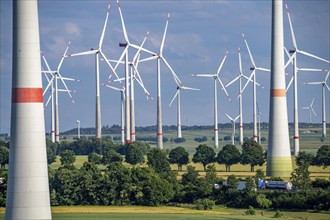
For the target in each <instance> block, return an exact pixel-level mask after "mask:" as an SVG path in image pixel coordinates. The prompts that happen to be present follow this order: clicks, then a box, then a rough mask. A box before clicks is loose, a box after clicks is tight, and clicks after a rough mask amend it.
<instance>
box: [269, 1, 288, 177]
mask: <svg viewBox="0 0 330 220" xmlns="http://www.w3.org/2000/svg"><path fill="white" fill-rule="evenodd" d="M283 47H284V42H283V1H282V0H273V2H272V47H271V48H272V52H271V79H270V107H269V139H268V154H267V170H266V175H267V176H276V177H289V176H290V174H291V172H292V161H291V153H290V141H289V128H288V114H287V105H286V103H287V102H286V89H285V72H284V52H283Z"/></svg>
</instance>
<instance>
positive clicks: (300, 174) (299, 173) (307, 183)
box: [290, 163, 311, 190]
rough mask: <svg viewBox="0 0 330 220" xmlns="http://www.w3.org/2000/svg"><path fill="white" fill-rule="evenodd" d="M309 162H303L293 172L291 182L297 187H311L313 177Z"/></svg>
mask: <svg viewBox="0 0 330 220" xmlns="http://www.w3.org/2000/svg"><path fill="white" fill-rule="evenodd" d="M309 175H310V172H309V171H308V164H306V163H302V164H301V165H300V166H298V167H297V168H296V169H295V170H294V171H293V172H292V173H291V178H290V180H291V182H292V184H293V186H294V187H295V188H297V189H302V190H306V189H309V188H310V187H311V179H310V177H309Z"/></svg>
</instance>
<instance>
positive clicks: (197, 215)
mask: <svg viewBox="0 0 330 220" xmlns="http://www.w3.org/2000/svg"><path fill="white" fill-rule="evenodd" d="M4 211H5V210H4V208H0V219H4ZM282 213H284V217H282V218H278V219H287V220H290V219H312V220H323V219H324V220H328V219H329V216H330V213H329V212H320V213H313V212H307V211H305V212H286V211H283V212H282ZM274 214H275V211H265V212H264V216H261V210H256V215H254V216H246V215H245V209H232V208H224V207H215V208H214V209H213V210H210V211H202V210H195V209H192V208H183V207H170V206H160V207H143V206H123V207H118V206H75V207H53V208H52V215H53V219H54V220H70V219H77V220H78V219H79V220H80V219H81V220H95V219H111V220H114V219H118V220H119V219H120V220H135V219H141V220H144V219H150V220H151V219H155V220H168V219H175V220H188V219H191V220H194V219H196V220H197V219H203V220H218V219H274V218H273V216H274Z"/></svg>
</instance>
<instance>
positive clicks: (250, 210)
mask: <svg viewBox="0 0 330 220" xmlns="http://www.w3.org/2000/svg"><path fill="white" fill-rule="evenodd" d="M255 214H256V210H254V208H253V206H249V209H248V210H246V211H245V215H255Z"/></svg>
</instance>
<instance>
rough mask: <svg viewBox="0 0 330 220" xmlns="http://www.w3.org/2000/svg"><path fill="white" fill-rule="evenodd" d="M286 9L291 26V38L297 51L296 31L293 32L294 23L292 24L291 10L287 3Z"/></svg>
mask: <svg viewBox="0 0 330 220" xmlns="http://www.w3.org/2000/svg"><path fill="white" fill-rule="evenodd" d="M285 9H286V13H287V15H288V20H289V25H290V31H291V38H292V44H293V47H294V48H295V49H297V42H296V37H295V34H294V31H293V26H292V22H291V17H290V13H289V8H288V5H287V4H286V3H285Z"/></svg>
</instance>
